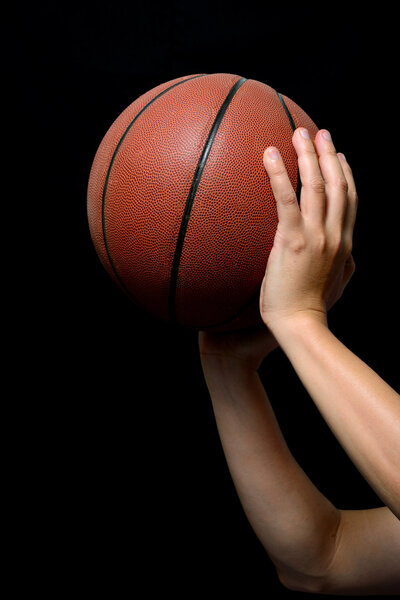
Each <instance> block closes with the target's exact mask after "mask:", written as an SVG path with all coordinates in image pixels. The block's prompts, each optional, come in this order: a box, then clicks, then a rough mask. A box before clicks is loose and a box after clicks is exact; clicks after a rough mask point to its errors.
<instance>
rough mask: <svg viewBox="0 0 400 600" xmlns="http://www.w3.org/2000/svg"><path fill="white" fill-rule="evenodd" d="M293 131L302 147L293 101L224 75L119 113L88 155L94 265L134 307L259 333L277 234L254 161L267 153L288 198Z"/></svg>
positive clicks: (301, 122)
mask: <svg viewBox="0 0 400 600" xmlns="http://www.w3.org/2000/svg"><path fill="white" fill-rule="evenodd" d="M300 126H303V127H307V129H308V130H309V132H310V135H311V137H312V139H314V137H315V135H316V133H317V131H318V128H317V126H316V125H315V124H314V123H313V121H312V120H311V119H310V117H309V116H308V115H307V114H306V113H305V112H304V111H303V110H302V109H301V108H300V107H299V106H298V105H297V104H296V103H295V102H294V101H293V100H291V99H290V98H288V97H287V96H285V95H283V94H280V93H279V92H277V91H276V90H275V89H273V88H272V87H270V86H268V85H267V84H265V83H262V82H260V81H256V80H253V79H246V78H245V77H241V76H239V75H233V74H230V73H213V74H195V75H188V76H184V77H179V78H177V79H173V80H171V81H167V82H166V83H162V84H161V85H158V86H157V87H155V88H153V89H151V90H150V91H148V92H146V93H145V94H143V95H142V96H140V97H139V98H137V99H136V100H134V102H132V104H130V105H129V106H128V107H127V108H126V109H125V110H124V111H123V112H122V113H121V114H120V116H119V117H118V118H117V119H116V120H115V121H114V123H113V124H112V125H111V127H110V129H109V130H108V132H107V133H106V135H105V136H104V138H103V140H102V142H101V143H100V146H99V148H98V150H97V153H96V155H95V157H94V161H93V164H92V168H91V172H90V177H89V183H88V195H87V211H88V222H89V229H90V234H91V237H92V240H93V243H94V246H95V249H96V252H97V254H98V256H99V258H100V260H101V262H102V264H103V266H104V267H105V269H106V271H107V272H108V274H109V275H110V276H111V277H112V279H113V280H114V281H115V283H116V284H117V285H118V286H119V287H120V288H121V290H122V291H123V292H124V293H125V294H127V295H128V296H129V298H130V299H131V300H133V302H134V303H135V304H136V305H137V306H138V307H141V309H143V310H145V311H146V312H147V313H149V314H150V315H153V316H154V317H155V318H157V319H160V320H161V321H163V322H166V323H171V324H175V325H177V326H182V327H185V328H190V329H195V330H200V329H209V330H213V331H233V330H237V329H241V328H245V327H251V326H253V325H257V324H260V323H261V316H260V311H259V293H260V287H261V283H262V280H263V277H264V273H265V267H266V264H267V261H268V256H269V253H270V251H271V248H272V246H273V242H274V236H275V232H276V228H277V224H278V217H277V211H276V202H275V199H274V196H273V193H272V190H271V186H270V182H269V178H268V175H267V173H266V170H265V168H264V165H263V160H262V159H263V154H264V151H265V149H266V148H267V147H268V146H276V147H277V148H278V149H279V150H280V152H281V154H282V157H283V160H284V163H285V165H286V169H287V171H288V175H289V177H290V180H291V182H292V185H293V187H294V189H295V190H296V191H297V193H299V181H298V166H297V154H296V152H295V149H294V147H293V145H292V135H293V131H294V130H295V129H296V128H297V127H300Z"/></svg>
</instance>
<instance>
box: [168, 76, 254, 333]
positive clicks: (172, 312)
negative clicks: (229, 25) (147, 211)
mask: <svg viewBox="0 0 400 600" xmlns="http://www.w3.org/2000/svg"><path fill="white" fill-rule="evenodd" d="M245 81H247V78H246V77H241V78H240V79H238V81H237V82H236V83H235V85H233V86H232V88H231V89H230V91H229V94H228V95H227V97H226V98H225V100H224V102H223V103H222V105H221V108H220V109H219V111H218V114H217V116H216V117H215V120H214V123H213V124H212V127H211V129H210V133H209V134H208V138H207V141H206V143H205V144H204V148H203V151H202V153H201V156H200V158H199V162H198V163H197V167H196V171H195V173H194V177H193V181H192V185H191V188H190V190H189V195H188V197H187V200H186V204H185V209H184V211H183V216H182V221H181V226H180V229H179V234H178V239H177V242H176V248H175V254H174V259H173V263H172V269H171V279H170V294H169V316H170V319H171V321H172V322H173V323H176V306H175V301H176V287H177V284H178V272H179V263H180V260H181V255H182V250H183V243H184V241H185V236H186V231H187V228H188V223H189V218H190V214H191V212H192V207H193V203H194V199H195V196H196V193H197V189H198V187H199V183H200V179H201V176H202V174H203V170H204V167H205V164H206V162H207V158H208V156H209V154H210V150H211V147H212V145H213V142H214V139H215V136H216V134H217V131H218V129H219V126H220V125H221V122H222V119H223V118H224V115H225V113H226V111H227V109H228V106H229V104H230V103H231V102H232V99H233V97H234V95H235V94H236V92H237V91H238V89H239V88H240V87H241V86H242V85H243V83H244V82H245Z"/></svg>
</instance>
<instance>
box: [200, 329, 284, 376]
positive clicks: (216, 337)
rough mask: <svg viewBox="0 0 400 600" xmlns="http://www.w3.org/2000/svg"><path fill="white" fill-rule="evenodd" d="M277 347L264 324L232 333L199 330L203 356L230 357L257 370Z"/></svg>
mask: <svg viewBox="0 0 400 600" xmlns="http://www.w3.org/2000/svg"><path fill="white" fill-rule="evenodd" d="M277 347H278V342H277V341H276V339H275V338H274V336H273V335H272V333H271V332H270V330H269V329H268V327H266V325H264V324H261V325H257V326H256V327H252V328H251V329H245V330H241V331H234V332H231V333H211V332H207V331H200V332H199V349H200V354H201V355H202V356H219V357H228V358H230V359H234V360H235V361H239V362H240V363H241V364H243V365H246V366H249V367H250V368H252V369H256V370H257V369H258V368H259V366H260V365H261V363H262V361H263V359H264V358H265V357H266V356H267V354H269V353H270V352H272V350H274V349H275V348H277Z"/></svg>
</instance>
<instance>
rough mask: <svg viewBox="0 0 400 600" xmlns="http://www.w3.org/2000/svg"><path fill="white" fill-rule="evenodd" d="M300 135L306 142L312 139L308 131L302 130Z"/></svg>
mask: <svg viewBox="0 0 400 600" xmlns="http://www.w3.org/2000/svg"><path fill="white" fill-rule="evenodd" d="M300 135H301V136H302V137H303V138H304V139H305V140H309V139H310V134H309V133H308V131H307V129H300Z"/></svg>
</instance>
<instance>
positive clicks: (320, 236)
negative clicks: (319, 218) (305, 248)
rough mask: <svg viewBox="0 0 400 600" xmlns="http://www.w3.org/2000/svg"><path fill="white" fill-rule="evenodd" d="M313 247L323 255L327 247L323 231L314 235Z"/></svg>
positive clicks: (326, 239)
mask: <svg viewBox="0 0 400 600" xmlns="http://www.w3.org/2000/svg"><path fill="white" fill-rule="evenodd" d="M313 242H314V247H315V249H316V250H317V251H318V253H320V254H325V252H326V249H327V246H328V238H327V235H326V233H325V231H319V232H318V233H316V234H315V235H314V239H313Z"/></svg>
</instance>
